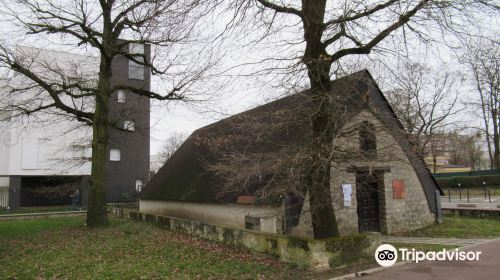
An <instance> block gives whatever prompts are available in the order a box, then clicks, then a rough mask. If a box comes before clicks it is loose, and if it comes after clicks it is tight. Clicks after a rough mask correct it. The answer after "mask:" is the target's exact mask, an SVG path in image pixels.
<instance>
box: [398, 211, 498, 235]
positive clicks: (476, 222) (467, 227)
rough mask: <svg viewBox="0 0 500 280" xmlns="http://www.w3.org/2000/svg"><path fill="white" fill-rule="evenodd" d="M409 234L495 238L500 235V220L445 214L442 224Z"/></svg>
mask: <svg viewBox="0 0 500 280" xmlns="http://www.w3.org/2000/svg"><path fill="white" fill-rule="evenodd" d="M408 235H409V236H416V237H456V238H495V237H500V220H497V219H478V218H469V217H459V216H449V215H445V216H444V217H443V222H442V223H441V224H436V225H431V226H428V227H425V228H422V229H419V230H415V231H412V232H410V233H409V234H408Z"/></svg>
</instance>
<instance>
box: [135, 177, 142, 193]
mask: <svg viewBox="0 0 500 280" xmlns="http://www.w3.org/2000/svg"><path fill="white" fill-rule="evenodd" d="M135 190H136V191H137V192H140V191H141V190H142V179H137V180H135Z"/></svg>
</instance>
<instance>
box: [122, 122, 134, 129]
mask: <svg viewBox="0 0 500 280" xmlns="http://www.w3.org/2000/svg"><path fill="white" fill-rule="evenodd" d="M123 129H125V130H127V131H135V122H134V121H123Z"/></svg>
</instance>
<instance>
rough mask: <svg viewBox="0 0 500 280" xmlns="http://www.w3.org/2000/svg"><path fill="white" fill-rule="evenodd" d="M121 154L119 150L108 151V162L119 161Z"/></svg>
mask: <svg viewBox="0 0 500 280" xmlns="http://www.w3.org/2000/svg"><path fill="white" fill-rule="evenodd" d="M120 160H121V153H120V149H110V150H109V161H120Z"/></svg>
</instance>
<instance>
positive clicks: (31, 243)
mask: <svg viewBox="0 0 500 280" xmlns="http://www.w3.org/2000/svg"><path fill="white" fill-rule="evenodd" d="M83 223H84V218H83V217H71V218H51V219H38V220H16V221H1V222H0V278H1V279H328V278H331V277H334V276H340V275H342V274H344V273H350V272H352V271H353V270H354V271H356V270H361V269H365V268H368V267H370V266H373V263H363V264H358V265H354V266H351V267H344V268H339V270H336V271H330V272H323V273H318V272H311V271H306V270H303V269H299V268H293V267H290V266H288V265H286V264H284V263H282V262H279V261H277V260H275V259H274V258H272V257H270V256H267V255H262V254H257V253H254V252H250V251H248V250H244V249H241V248H234V247H230V246H226V245H223V244H219V243H215V242H210V241H206V240H202V239H199V238H195V237H191V236H188V235H184V234H180V233H175V232H172V231H167V230H163V229H159V228H156V227H154V226H152V225H149V224H146V223H141V222H134V221H128V220H123V219H117V218H112V219H111V225H110V226H109V227H105V228H98V229H91V228H87V227H85V226H84V225H83Z"/></svg>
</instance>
